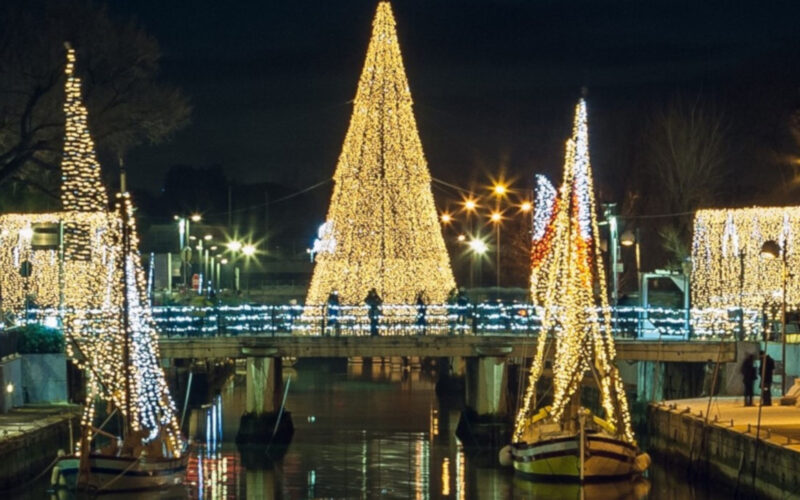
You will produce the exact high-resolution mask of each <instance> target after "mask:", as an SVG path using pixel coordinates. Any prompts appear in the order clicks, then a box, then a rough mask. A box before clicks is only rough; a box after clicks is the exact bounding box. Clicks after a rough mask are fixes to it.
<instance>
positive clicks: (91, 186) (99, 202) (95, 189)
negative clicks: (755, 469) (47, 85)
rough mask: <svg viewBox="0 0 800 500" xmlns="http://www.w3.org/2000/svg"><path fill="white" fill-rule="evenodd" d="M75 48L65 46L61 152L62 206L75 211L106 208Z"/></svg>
mask: <svg viewBox="0 0 800 500" xmlns="http://www.w3.org/2000/svg"><path fill="white" fill-rule="evenodd" d="M74 72H75V50H74V49H73V48H72V47H68V48H67V64H66V74H67V81H66V86H65V88H64V92H65V94H66V98H65V99H64V114H65V115H66V123H65V128H64V155H63V157H62V160H61V178H62V186H61V205H62V206H63V207H64V210H68V211H76V212H106V211H108V195H107V194H106V190H105V188H104V187H103V182H102V180H101V177H100V163H98V161H97V157H96V156H95V152H94V142H93V141H92V137H91V134H90V133H89V124H88V120H87V118H88V112H87V111H86V106H84V105H83V101H82V99H81V79H80V78H78V77H77V76H75V73H74Z"/></svg>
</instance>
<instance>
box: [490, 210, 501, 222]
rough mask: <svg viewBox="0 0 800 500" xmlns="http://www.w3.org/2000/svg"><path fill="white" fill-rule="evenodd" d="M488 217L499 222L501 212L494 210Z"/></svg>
mask: <svg viewBox="0 0 800 500" xmlns="http://www.w3.org/2000/svg"><path fill="white" fill-rule="evenodd" d="M490 218H491V220H492V222H500V220H502V219H503V214H501V213H500V212H497V211H495V212H492V215H491V217H490Z"/></svg>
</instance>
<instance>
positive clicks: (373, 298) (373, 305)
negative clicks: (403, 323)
mask: <svg viewBox="0 0 800 500" xmlns="http://www.w3.org/2000/svg"><path fill="white" fill-rule="evenodd" d="M364 303H365V304H367V307H368V308H369V309H368V311H367V314H368V315H369V334H370V335H371V336H373V337H377V336H378V322H379V321H380V318H381V306H382V305H383V300H382V299H381V296H380V295H378V291H377V290H375V289H374V288H371V289H370V291H369V293H367V298H365V299H364Z"/></svg>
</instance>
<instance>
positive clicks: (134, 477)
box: [51, 181, 189, 495]
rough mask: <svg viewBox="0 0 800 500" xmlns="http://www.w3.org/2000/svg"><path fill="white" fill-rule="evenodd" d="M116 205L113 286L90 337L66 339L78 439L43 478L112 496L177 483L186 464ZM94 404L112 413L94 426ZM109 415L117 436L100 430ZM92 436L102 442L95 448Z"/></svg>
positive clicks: (122, 207)
mask: <svg viewBox="0 0 800 500" xmlns="http://www.w3.org/2000/svg"><path fill="white" fill-rule="evenodd" d="M123 191H124V181H123ZM118 199H119V200H118V204H117V213H116V217H115V218H114V220H116V221H117V222H118V227H117V228H116V229H117V230H116V231H115V232H116V233H117V234H118V235H119V237H120V242H119V243H120V244H119V245H116V248H117V250H116V251H115V252H114V254H113V255H112V257H111V259H110V268H111V275H112V277H113V279H112V280H111V281H112V284H116V285H118V286H116V287H113V288H112V289H111V295H112V298H111V300H110V301H109V304H108V305H110V307H109V308H108V310H106V311H104V312H103V313H100V314H102V317H101V318H94V320H95V321H94V323H95V326H96V328H97V333H96V335H94V336H93V337H88V336H86V335H76V336H73V337H72V338H71V339H70V340H71V341H72V342H73V349H75V350H76V351H77V354H78V356H77V359H78V364H79V366H82V367H83V368H84V369H85V370H86V373H87V374H88V381H87V394H88V396H87V402H86V406H85V409H84V414H83V418H82V420H81V424H82V434H81V439H80V442H79V444H78V446H77V448H76V451H75V453H73V454H71V455H68V456H64V457H62V458H61V459H59V460H58V462H57V463H56V465H55V467H54V469H53V472H52V476H51V483H52V485H53V486H55V487H57V488H59V487H60V488H66V489H68V490H72V489H78V490H88V491H91V492H95V493H111V494H115V495H116V494H119V493H121V492H127V491H140V490H152V489H164V488H169V487H172V486H175V485H180V484H182V483H183V478H184V475H185V471H186V466H187V463H188V459H189V453H188V450H187V444H186V442H185V441H184V440H183V438H182V437H181V434H180V429H179V426H178V423H177V419H176V417H175V415H176V412H175V407H174V403H173V401H172V399H171V397H170V394H169V391H168V389H167V386H166V381H165V378H164V374H163V371H162V370H161V367H160V366H159V364H158V353H157V351H156V349H157V337H156V332H155V327H154V325H155V323H154V322H153V320H152V317H151V313H150V308H149V304H148V302H147V297H146V294H145V291H144V286H143V283H144V279H143V278H144V273H143V269H142V266H141V260H140V257H139V254H138V251H137V250H136V248H137V246H138V245H137V240H136V238H137V237H136V229H135V225H134V222H133V218H132V213H133V205H132V203H131V200H130V196H129V195H128V193H127V192H123V193H121V194H120V195H119V196H118ZM114 261H116V263H117V264H116V265H115V264H114ZM74 333H75V332H73V334H74ZM114 361H118V362H119V365H117V366H115V364H114ZM100 400H105V401H107V402H108V403H109V407H111V408H113V411H112V412H111V414H109V416H108V417H107V418H106V420H105V422H104V423H103V424H102V425H100V426H95V425H94V416H95V407H96V405H97V403H98V402H99V401H100ZM115 414H116V415H119V416H120V417H121V419H120V420H121V426H120V427H121V433H120V435H115V434H112V433H109V432H107V431H105V430H103V426H104V425H105V424H106V423H107V422H109V421H110V420H111V418H112V417H113V416H114V415H115ZM100 437H102V438H105V441H106V442H105V444H103V445H100V444H99V443H97V441H99V440H100V439H99V438H100Z"/></svg>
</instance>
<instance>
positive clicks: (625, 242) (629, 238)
mask: <svg viewBox="0 0 800 500" xmlns="http://www.w3.org/2000/svg"><path fill="white" fill-rule="evenodd" d="M639 240H640V238H639V228H638V227H637V228H636V229H635V230H633V231H631V230H630V229H628V230H627V231H625V232H624V233H622V236H620V238H619V242H620V244H621V245H622V246H624V247H631V246H632V247H633V252H634V259H635V261H636V283H637V284H636V287H637V289H639V290H640V289H641V287H642V262H641V253H640V251H639Z"/></svg>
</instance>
